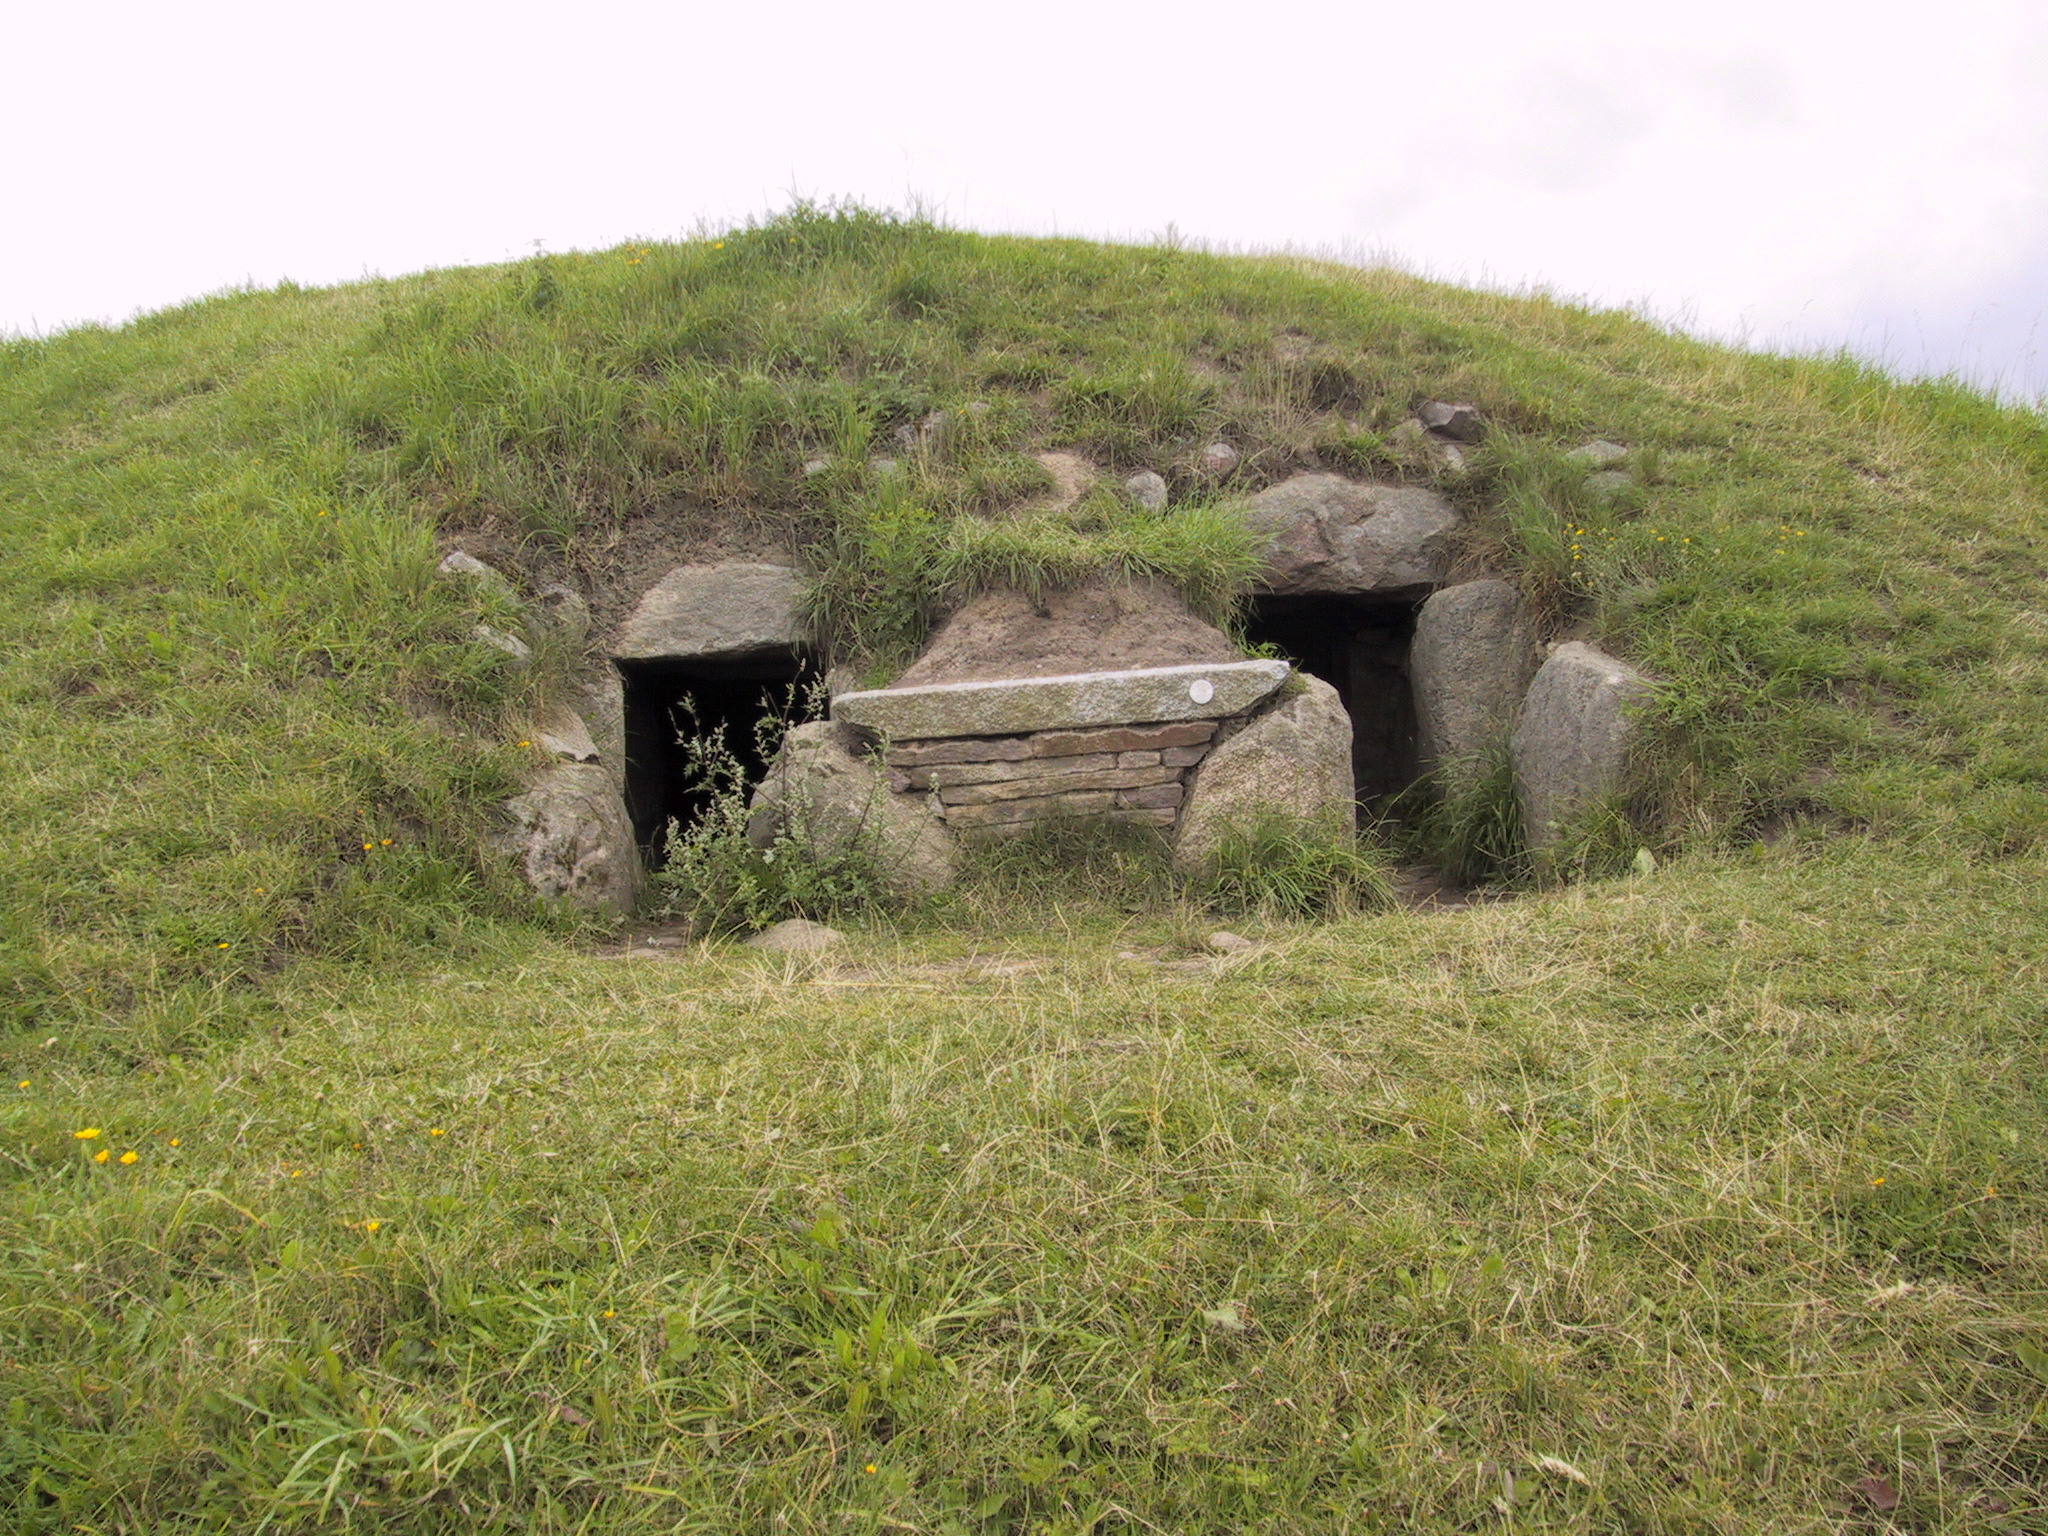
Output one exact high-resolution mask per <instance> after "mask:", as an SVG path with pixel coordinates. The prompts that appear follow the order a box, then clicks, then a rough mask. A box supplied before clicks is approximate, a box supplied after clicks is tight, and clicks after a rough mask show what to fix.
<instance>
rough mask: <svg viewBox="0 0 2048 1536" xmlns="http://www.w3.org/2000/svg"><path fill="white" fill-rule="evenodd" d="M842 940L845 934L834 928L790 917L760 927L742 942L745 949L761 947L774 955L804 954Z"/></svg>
mask: <svg viewBox="0 0 2048 1536" xmlns="http://www.w3.org/2000/svg"><path fill="white" fill-rule="evenodd" d="M845 942H846V935H845V934H843V933H841V932H840V931H839V930H838V929H837V928H827V927H826V926H825V925H824V924H823V923H814V922H811V921H809V920H808V919H806V918H801V917H792V918H790V919H788V920H787V921H786V922H780V923H776V924H775V925H774V926H773V927H769V928H763V929H762V930H761V931H760V932H759V933H757V934H755V935H754V936H753V937H752V938H750V939H748V940H747V941H746V945H747V948H749V949H765V950H767V951H768V952H769V953H770V954H774V955H808V954H815V953H816V952H817V951H819V950H821V949H831V948H832V947H833V946H834V945H836V944H843V943H845Z"/></svg>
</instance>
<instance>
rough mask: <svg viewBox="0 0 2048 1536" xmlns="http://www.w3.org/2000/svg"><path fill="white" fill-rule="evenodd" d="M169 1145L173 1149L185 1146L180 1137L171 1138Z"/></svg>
mask: <svg viewBox="0 0 2048 1536" xmlns="http://www.w3.org/2000/svg"><path fill="white" fill-rule="evenodd" d="M171 1145H172V1146H174V1147H182V1146H183V1145H185V1141H184V1138H183V1137H180V1136H173V1137H172V1138H171Z"/></svg>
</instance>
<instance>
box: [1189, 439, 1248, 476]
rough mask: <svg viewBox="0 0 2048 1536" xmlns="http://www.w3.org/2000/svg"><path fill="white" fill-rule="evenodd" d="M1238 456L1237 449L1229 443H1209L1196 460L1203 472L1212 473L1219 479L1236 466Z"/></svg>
mask: <svg viewBox="0 0 2048 1536" xmlns="http://www.w3.org/2000/svg"><path fill="white" fill-rule="evenodd" d="M1238 457H1239V456H1238V452H1237V450H1236V449H1235V448H1233V447H1231V446H1230V444H1228V443H1211V444H1210V445H1209V446H1208V447H1206V448H1204V449H1203V450H1202V456H1201V458H1200V459H1199V460H1197V461H1196V462H1197V463H1199V464H1200V466H1201V470H1202V473H1203V474H1205V475H1213V476H1214V477H1216V478H1217V479H1219V480H1220V479H1222V478H1223V477H1224V476H1225V475H1227V474H1229V473H1230V472H1231V471H1232V470H1233V469H1235V468H1237V461H1238Z"/></svg>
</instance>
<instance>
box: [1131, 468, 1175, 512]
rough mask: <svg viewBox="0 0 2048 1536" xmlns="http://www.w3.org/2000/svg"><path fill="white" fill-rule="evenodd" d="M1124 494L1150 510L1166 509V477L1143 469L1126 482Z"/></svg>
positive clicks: (1160, 510) (1159, 510)
mask: <svg viewBox="0 0 2048 1536" xmlns="http://www.w3.org/2000/svg"><path fill="white" fill-rule="evenodd" d="M1124 494H1125V495H1126V496H1128V497H1130V498H1131V500H1132V501H1135V502H1136V503H1137V504H1138V505H1139V506H1141V507H1143V508H1144V509H1145V510H1146V511H1148V512H1162V511H1164V510H1165V509H1166V477H1165V476H1163V475H1160V474H1156V473H1154V472H1153V471H1152V470H1149V469H1141V470H1139V471H1138V472H1137V473H1136V474H1135V475H1132V476H1131V477H1130V479H1128V480H1126V481H1125V482H1124Z"/></svg>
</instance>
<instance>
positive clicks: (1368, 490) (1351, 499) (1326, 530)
mask: <svg viewBox="0 0 2048 1536" xmlns="http://www.w3.org/2000/svg"><path fill="white" fill-rule="evenodd" d="M1245 518H1246V521H1247V522H1249V523H1250V524H1251V525H1252V528H1253V529H1254V531H1256V532H1257V533H1259V534H1260V535H1261V536H1262V537H1263V539H1264V541H1265V546H1266V548H1265V555H1266V570H1265V572H1264V574H1263V576H1262V577H1261V578H1260V580H1261V584H1262V585H1263V587H1264V588H1265V590H1266V591H1269V592H1273V593H1279V594H1301V593H1332V594H1336V593H1352V594H1364V593H1378V594H1384V595H1386V596H1395V595H1398V594H1402V593H1415V592H1421V591H1424V590H1427V589H1428V588H1431V587H1439V586H1442V585H1443V584H1444V582H1445V581H1446V580H1447V579H1448V578H1449V575H1450V569H1451V560H1452V557H1453V555H1454V554H1455V553H1456V536H1457V533H1458V530H1459V528H1460V526H1461V524H1462V522H1463V519H1462V518H1461V516H1460V515H1459V512H1458V509H1457V508H1456V507H1454V506H1452V505H1451V504H1450V503H1449V502H1448V501H1446V500H1444V498H1443V497H1441V496H1439V495H1437V494H1436V492H1434V491H1428V490H1423V489H1421V488H1419V487H1416V486H1408V485H1368V484H1365V483H1363V482H1360V481H1356V480H1347V479H1345V478H1344V477H1343V476H1342V475H1295V476H1294V477H1293V478H1292V479H1288V480H1283V481H1281V482H1280V483H1279V484H1278V485H1276V486H1272V487H1270V488H1269V489H1267V490H1264V491H1261V492H1260V493H1259V494H1258V495H1257V496H1255V497H1253V498H1252V501H1251V504H1250V506H1249V507H1248V508H1246V512H1245Z"/></svg>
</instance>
